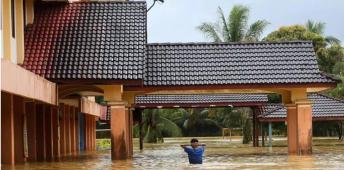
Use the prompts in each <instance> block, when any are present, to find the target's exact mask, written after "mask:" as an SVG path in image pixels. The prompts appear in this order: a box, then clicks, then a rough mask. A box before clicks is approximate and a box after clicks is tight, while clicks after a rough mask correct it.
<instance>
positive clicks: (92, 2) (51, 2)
mask: <svg viewBox="0 0 344 170" xmlns="http://www.w3.org/2000/svg"><path fill="white" fill-rule="evenodd" d="M94 3H102V4H103V3H104V4H105V3H108V4H115V3H118V4H125V3H127V4H141V3H142V4H146V1H143V0H139V1H102V0H98V1H75V2H66V1H39V4H43V5H45V4H94Z"/></svg>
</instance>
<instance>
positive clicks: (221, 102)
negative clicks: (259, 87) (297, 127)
mask: <svg viewBox="0 0 344 170" xmlns="http://www.w3.org/2000/svg"><path fill="white" fill-rule="evenodd" d="M267 102H268V97H267V94H245V93H241V94H239V93H238V94H237V93H228V94H178V95H174V94H162V95H155V94H151V95H138V96H136V97H135V107H158V106H161V107H176V106H178V107H209V106H211V107H214V106H228V105H232V106H253V105H261V104H263V103H264V104H265V103H267Z"/></svg>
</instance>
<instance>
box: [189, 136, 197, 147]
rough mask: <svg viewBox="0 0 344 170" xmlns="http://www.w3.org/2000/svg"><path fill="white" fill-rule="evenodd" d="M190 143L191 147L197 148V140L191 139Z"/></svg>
mask: <svg viewBox="0 0 344 170" xmlns="http://www.w3.org/2000/svg"><path fill="white" fill-rule="evenodd" d="M190 143H191V147H193V148H197V146H198V139H196V138H193V139H191V141H190Z"/></svg>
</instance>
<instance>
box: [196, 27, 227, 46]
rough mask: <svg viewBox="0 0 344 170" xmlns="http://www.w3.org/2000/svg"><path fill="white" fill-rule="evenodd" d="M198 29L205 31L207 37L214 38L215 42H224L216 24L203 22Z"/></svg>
mask: <svg viewBox="0 0 344 170" xmlns="http://www.w3.org/2000/svg"><path fill="white" fill-rule="evenodd" d="M197 29H198V30H200V31H201V32H203V33H204V35H205V36H206V37H207V38H210V39H212V40H213V41H214V42H222V40H221V38H220V36H219V34H218V32H217V31H216V28H215V25H214V24H212V23H203V24H201V25H200V26H198V27H197Z"/></svg>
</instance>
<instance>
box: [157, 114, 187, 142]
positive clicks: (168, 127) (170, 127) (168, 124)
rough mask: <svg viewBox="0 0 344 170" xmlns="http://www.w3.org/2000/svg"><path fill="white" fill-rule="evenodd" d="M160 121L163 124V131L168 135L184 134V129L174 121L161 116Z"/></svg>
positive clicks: (177, 135)
mask: <svg viewBox="0 0 344 170" xmlns="http://www.w3.org/2000/svg"><path fill="white" fill-rule="evenodd" d="M160 123H161V124H162V125H163V126H162V127H161V131H162V133H163V134H167V136H170V137H171V136H173V137H179V136H183V134H182V130H181V129H180V128H179V127H178V126H177V125H176V124H175V123H174V122H172V121H170V120H168V119H166V118H164V117H160Z"/></svg>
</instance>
